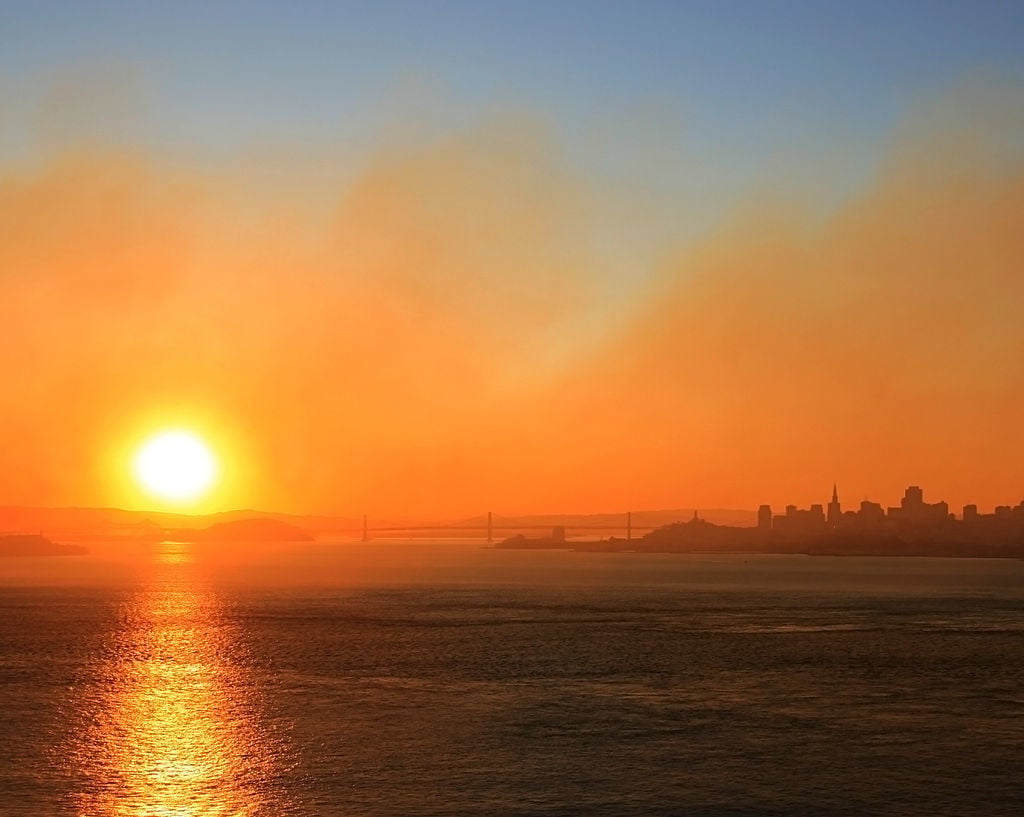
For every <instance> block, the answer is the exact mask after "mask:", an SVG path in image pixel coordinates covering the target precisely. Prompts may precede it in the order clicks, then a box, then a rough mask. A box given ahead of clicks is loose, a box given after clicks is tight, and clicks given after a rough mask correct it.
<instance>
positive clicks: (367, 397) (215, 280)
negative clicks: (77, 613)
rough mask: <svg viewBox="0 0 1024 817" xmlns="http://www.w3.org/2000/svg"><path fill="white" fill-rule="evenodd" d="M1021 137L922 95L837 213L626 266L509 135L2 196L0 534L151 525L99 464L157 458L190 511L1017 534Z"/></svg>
mask: <svg viewBox="0 0 1024 817" xmlns="http://www.w3.org/2000/svg"><path fill="white" fill-rule="evenodd" d="M1020 102H1021V98H1020V95H1019V94H1016V93H1013V94H1007V95H1003V96H998V98H994V99H990V100H989V103H990V104H986V105H982V106H981V107H980V108H979V107H977V106H976V103H975V101H974V98H973V97H972V98H971V100H970V104H968V103H967V101H965V100H964V99H960V98H957V97H956V96H955V95H954V96H953V97H951V98H950V99H947V100H946V101H945V102H944V103H943V105H942V106H939V107H937V108H934V109H929V111H928V112H927V113H926V114H925V113H922V114H921V115H918V116H915V117H914V118H912V119H910V120H909V121H908V122H906V123H904V125H902V126H901V129H900V130H899V131H898V132H897V133H896V134H894V136H893V138H892V140H891V148H890V150H889V152H888V158H887V159H886V161H885V162H884V163H883V165H882V166H881V167H879V168H877V173H876V174H875V177H874V178H873V179H872V180H871V181H869V182H866V183H865V184H864V185H863V186H862V188H861V189H860V190H858V191H857V192H856V193H855V194H853V195H851V196H850V197H848V198H847V199H846V200H845V201H844V202H843V203H842V204H841V205H840V206H838V207H834V208H831V209H828V210H823V209H822V208H821V207H820V206H811V205H808V204H807V203H806V202H805V201H803V200H802V199H801V195H800V194H799V191H797V192H796V193H794V192H793V191H791V190H787V189H785V188H784V187H782V188H779V187H773V188H771V189H767V190H765V189H757V190H752V191H751V193H750V195H749V196H747V197H745V200H744V201H743V203H742V204H741V206H739V207H738V208H736V211H735V212H733V213H732V214H731V215H729V216H728V217H727V218H726V219H724V221H723V222H722V223H721V224H720V225H719V226H718V227H717V228H716V229H715V230H714V231H713V232H712V233H710V234H709V235H706V236H705V237H704V238H702V239H700V240H696V241H694V240H683V239H680V240H679V241H677V242H668V243H667V244H665V245H659V246H658V247H656V248H655V251H654V252H653V253H652V252H646V251H644V252H642V251H641V250H643V249H644V248H643V246H642V241H641V239H640V238H638V237H637V236H638V235H639V234H640V233H641V232H642V227H643V225H642V223H640V222H641V221H642V219H643V213H644V203H645V202H644V200H643V197H642V195H641V194H640V193H638V191H636V190H630V189H617V188H615V187H614V186H609V185H608V184H605V183H602V182H601V181H599V180H597V179H595V178H587V177H586V176H585V175H583V174H582V173H581V172H580V171H579V170H578V169H574V168H571V167H570V166H569V163H568V162H566V161H565V160H564V157H562V156H561V154H560V152H559V150H558V149H557V147H556V145H555V142H554V140H553V139H552V138H551V136H550V134H549V133H548V131H547V129H546V127H545V125H544V122H543V121H542V120H540V119H539V118H536V117H531V116H526V115H517V116H497V117H494V118H492V119H488V120H486V121H484V122H482V123H480V124H477V125H476V126H472V127H469V128H467V129H466V131H465V132H464V133H462V134H461V135H459V136H456V137H446V138H441V139H435V140H424V141H423V143H417V142H416V141H415V140H412V141H410V140H406V141H404V142H401V141H397V142H396V143H395V144H392V145H390V146H388V147H383V148H381V149H380V150H379V151H377V152H376V153H375V154H374V155H372V156H369V157H361V158H360V160H359V161H358V162H356V163H354V164H353V165H352V166H353V167H355V168H356V170H355V171H353V172H351V173H348V174H344V173H339V174H338V178H337V179H335V178H334V177H333V176H331V175H330V174H325V179H326V180H325V181H324V183H323V185H321V186H319V187H316V188H312V189H310V188H303V187H301V186H297V185H290V184H288V183H287V181H282V180H281V178H284V179H286V178H287V173H284V172H282V174H281V178H278V177H276V176H275V175H274V174H270V173H260V172H255V171H254V172H252V173H250V172H248V171H249V170H250V169H253V168H254V167H255V164H258V162H257V161H256V160H251V161H253V162H255V164H254V165H253V166H252V167H250V166H247V165H246V162H245V161H242V160H240V161H239V163H238V164H237V166H232V167H230V168H227V169H222V170H220V171H219V172H212V171H210V170H209V169H204V168H202V167H200V166H198V165H195V166H192V165H188V164H187V163H182V162H175V161H171V160H169V159H166V158H161V156H159V155H150V154H147V153H146V152H144V151H141V150H140V151H126V150H124V149H113V148H107V147H104V146H103V145H102V144H97V143H95V142H93V143H90V144H88V145H75V146H68V145H63V146H62V147H61V148H60V149H59V150H54V151H52V152H51V153H49V154H47V155H46V157H45V158H44V159H42V160H40V161H38V162H36V163H33V164H20V165H12V164H8V165H7V166H2V167H0V225H2V230H0V304H2V306H3V316H4V317H3V320H2V321H0V348H3V349H4V350H5V352H4V356H5V363H6V365H5V367H4V382H3V385H2V392H0V504H33V505H36V504H54V505H117V506H123V507H146V506H147V505H153V502H152V501H151V500H147V499H146V498H145V497H144V496H142V495H141V494H140V493H139V491H138V489H137V488H135V487H134V486H133V485H132V484H131V482H130V477H129V466H128V463H129V460H130V457H131V453H132V450H133V448H134V447H135V446H136V445H137V444H138V443H139V442H140V441H141V439H143V438H144V436H145V435H146V434H147V433H149V432H151V431H153V430H156V429H158V428H160V427H163V426H166V425H176V426H186V427H190V428H194V429H195V430H197V431H198V432H200V433H203V434H205V435H206V436H207V438H208V439H209V440H210V442H211V443H212V444H213V446H214V447H215V448H216V449H217V450H218V453H219V455H220V457H221V460H222V468H223V472H224V477H223V481H222V483H221V485H220V486H219V488H218V490H217V491H215V492H214V493H213V494H212V495H211V496H210V497H209V498H208V500H207V501H206V502H204V503H202V504H200V505H197V506H195V508H194V509H195V510H212V509H221V508H230V507H260V508H265V509H273V510H281V511H295V512H336V513H341V514H352V513H361V512H363V511H364V510H367V511H369V512H370V513H372V514H392V515H393V514H403V515H406V514H407V515H426V516H445V515H450V514H451V515H454V514H462V513H465V514H470V513H477V512H481V511H484V510H487V509H493V510H495V511H505V512H512V511H523V512H527V511H538V512H539V511H592V510H616V509H625V508H636V509H639V508H657V507H678V506H698V507H746V508H751V507H755V506H756V505H757V504H759V503H760V502H771V503H773V504H775V505H779V506H781V505H782V504H784V503H785V502H789V501H792V502H796V503H798V504H801V505H804V504H807V503H809V502H823V501H826V500H827V498H828V497H827V494H828V493H829V492H830V490H831V486H832V482H833V481H837V482H838V483H839V487H840V493H841V498H842V499H843V500H844V501H845V502H846V503H855V502H857V501H859V500H860V499H862V498H864V497H865V496H868V497H871V498H873V499H876V500H879V501H882V502H883V503H890V504H895V503H896V502H897V501H898V499H899V496H900V495H901V494H902V490H903V488H904V487H905V486H906V485H907V484H910V483H917V484H920V485H922V486H923V487H924V488H925V491H926V499H931V500H938V499H940V498H944V499H946V500H948V501H949V502H950V503H951V504H952V505H953V507H955V508H958V507H959V505H960V504H962V503H963V502H967V501H976V502H978V503H979V504H980V505H981V506H982V507H983V508H986V507H991V506H992V505H994V504H997V503H1015V502H1017V501H1018V500H1019V499H1020V498H1021V497H1022V496H1024V479H1022V473H1021V463H1022V462H1024V434H1022V433H1021V431H1020V422H1021V421H1020V417H1021V414H1020V412H1021V409H1020V406H1022V405H1024V320H1021V317H1020V315H1021V311H1022V310H1021V307H1022V305H1024V230H1022V229H1021V214H1022V213H1024V161H1022V156H1021V151H1020V144H1021V143H1020V140H1019V136H1020V133H1021V132H1022V129H1021V127H1020V125H1021V123H1020V122H1016V121H1008V120H1009V119H1011V118H1010V117H1008V116H1007V115H1006V111H1007V110H1011V111H1012V110H1015V109H1016V110H1019V109H1020V108H1021V106H1020ZM971 106H975V107H971ZM964 123H967V124H964ZM274 161H277V162H279V163H280V167H282V168H287V167H289V166H291V164H290V163H295V164H299V163H301V162H302V157H301V156H296V155H284V156H278V157H275V158H274ZM323 161H325V160H323ZM341 177H344V178H341ZM684 199H685V200H684ZM673 206H674V205H673V203H672V202H670V201H668V202H664V201H659V203H658V207H659V212H658V214H657V218H659V219H661V220H669V221H670V220H671V219H672V218H673V212H674V211H673ZM693 206H694V201H693V199H692V198H685V197H681V198H680V201H679V203H678V217H679V219H681V220H682V219H685V218H686V213H688V212H691V211H692V208H693ZM680 223H682V222H680ZM680 232H681V233H685V232H686V231H685V230H681V231H680ZM634 249H635V250H636V262H635V266H636V269H633V268H631V267H630V264H629V262H628V258H629V256H630V253H631V252H632V251H633V250H634ZM649 256H650V257H655V258H657V259H658V260H657V261H656V262H655V264H654V265H653V267H652V266H650V264H649V263H648V262H647V261H644V260H642V259H645V258H647V257H649ZM624 257H625V258H626V259H627V261H626V262H623V260H622V259H623V258H624ZM610 259H615V260H614V262H613V261H612V260H610ZM645 264H647V266H644V265H645Z"/></svg>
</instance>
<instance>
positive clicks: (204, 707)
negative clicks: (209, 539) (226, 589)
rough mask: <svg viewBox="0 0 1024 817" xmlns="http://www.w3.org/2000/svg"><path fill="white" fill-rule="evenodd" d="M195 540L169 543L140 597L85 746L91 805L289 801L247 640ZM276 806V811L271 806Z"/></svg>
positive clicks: (105, 811) (172, 815)
mask: <svg viewBox="0 0 1024 817" xmlns="http://www.w3.org/2000/svg"><path fill="white" fill-rule="evenodd" d="M188 547H189V546H187V545H172V544H168V545H166V546H165V547H164V549H163V550H162V552H161V553H160V554H159V555H158V559H157V561H156V564H155V565H154V574H153V580H152V582H151V583H150V584H148V585H147V586H146V587H145V588H144V589H142V590H140V591H138V592H137V593H135V594H134V595H133V596H131V597H130V598H129V600H128V601H127V602H126V604H125V607H124V610H123V628H122V630H121V632H120V634H119V636H118V637H117V639H116V641H115V642H114V643H113V644H111V645H110V650H109V654H108V656H107V658H106V660H105V664H104V666H103V668H102V670H101V671H100V673H99V680H98V684H97V688H96V690H95V696H94V697H93V699H92V700H93V704H94V707H95V712H94V716H93V723H92V725H91V727H90V728H89V729H88V730H87V732H86V734H85V735H84V736H83V738H82V739H81V742H80V744H79V745H78V746H77V747H76V749H75V751H74V752H73V755H72V757H73V759H74V762H75V764H76V765H77V766H78V767H79V768H78V769H77V770H76V771H77V773H78V774H81V775H82V776H83V777H85V778H86V779H87V780H89V782H90V784H91V785H88V786H87V787H85V788H84V790H83V791H82V793H81V796H80V802H79V803H78V811H79V814H80V815H82V817H94V816H95V817H100V815H104V816H106V817H129V815H131V816H132V817H220V816H221V815H224V817H227V815H231V817H255V815H258V814H262V813H270V812H274V813H279V811H280V810H279V809H278V808H276V807H272V806H271V804H270V803H269V802H268V792H267V789H266V787H265V785H264V781H266V780H267V779H268V778H269V777H270V776H271V775H272V774H273V772H274V771H275V769H274V759H275V758H274V754H275V753H274V749H273V741H272V740H271V738H270V736H269V735H267V734H266V733H265V732H264V731H262V730H261V729H260V725H259V722H258V709H257V702H256V701H254V700H252V696H253V693H252V692H251V689H252V686H251V684H250V683H248V680H247V678H246V672H247V667H246V665H245V663H244V655H243V651H242V648H241V646H240V645H239V644H238V643H234V642H233V641H232V630H231V628H230V627H228V626H226V625H225V623H224V622H223V619H222V611H221V608H220V602H219V599H218V596H217V594H216V593H215V592H214V591H213V590H212V589H210V587H209V586H207V585H205V584H204V583H203V582H202V581H201V579H200V577H198V576H197V575H196V569H195V565H194V564H193V562H192V560H191V559H190V554H189V550H188ZM265 808H266V809H269V810H270V811H268V812H264V809H265Z"/></svg>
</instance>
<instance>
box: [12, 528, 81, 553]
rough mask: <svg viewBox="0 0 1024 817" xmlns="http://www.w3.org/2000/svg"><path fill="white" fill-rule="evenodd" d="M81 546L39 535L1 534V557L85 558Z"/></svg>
mask: <svg viewBox="0 0 1024 817" xmlns="http://www.w3.org/2000/svg"><path fill="white" fill-rule="evenodd" d="M86 553H88V551H87V550H86V549H85V548H84V547H81V546H80V545H62V544H59V543H57V542H54V541H53V540H51V539H47V538H46V537H45V536H42V535H41V534H38V533H5V534H0V556H29V557H40V556H84V555H85V554H86Z"/></svg>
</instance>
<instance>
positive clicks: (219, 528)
mask: <svg viewBox="0 0 1024 817" xmlns="http://www.w3.org/2000/svg"><path fill="white" fill-rule="evenodd" d="M168 533H169V534H170V537H171V538H172V539H181V540H184V541H190V542H310V541H312V539H313V537H312V536H310V535H309V534H308V533H306V531H304V530H302V528H299V527H296V526H295V525H289V524H288V523H287V522H282V521H280V520H278V519H236V520H234V521H231V522H218V523H217V524H215V525H210V527H208V528H204V529H203V530H198V531H197V530H188V529H184V530H177V531H169V532H168Z"/></svg>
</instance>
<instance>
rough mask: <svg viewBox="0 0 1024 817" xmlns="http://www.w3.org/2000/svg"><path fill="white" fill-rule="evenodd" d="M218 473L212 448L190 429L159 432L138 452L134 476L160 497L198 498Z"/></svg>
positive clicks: (175, 498) (171, 498) (150, 491)
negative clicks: (190, 431)
mask: <svg viewBox="0 0 1024 817" xmlns="http://www.w3.org/2000/svg"><path fill="white" fill-rule="evenodd" d="M216 475H217V462H216V460H214V458H213V454H212V453H211V452H210V449H209V448H207V446H206V444H205V443H204V442H203V441H202V440H201V439H200V438H199V437H197V436H196V435H195V434H191V433H189V432H187V431H164V432H162V433H160V434H157V435H156V436H154V437H151V438H150V439H148V440H147V441H146V442H145V443H144V444H143V446H142V448H140V449H139V453H138V454H136V455H135V476H136V477H137V478H138V480H139V482H140V483H141V484H142V487H143V488H145V489H146V490H147V491H148V492H149V493H151V494H153V495H155V496H158V497H160V498H161V499H168V500H173V501H184V500H190V499H196V498H197V497H199V496H200V495H202V494H203V493H204V492H205V491H206V490H207V489H208V488H209V487H210V485H211V484H212V483H213V480H214V477H216Z"/></svg>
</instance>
